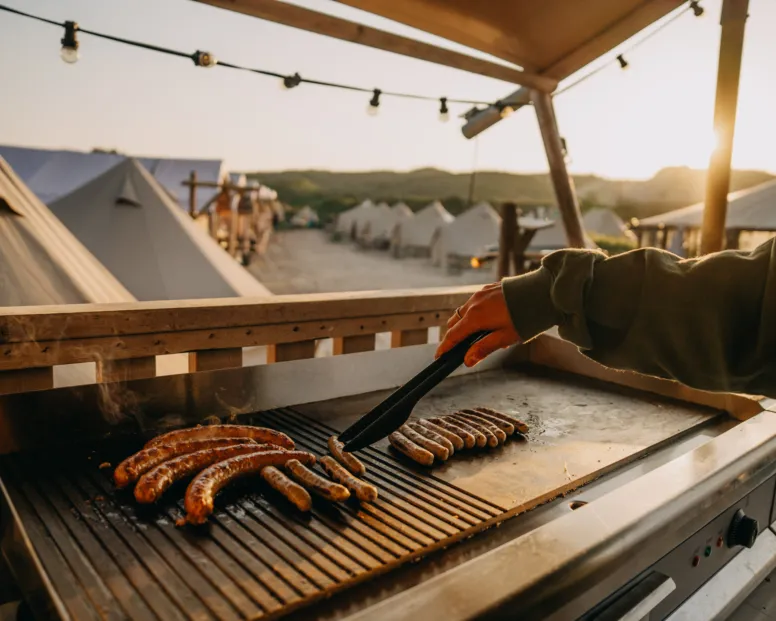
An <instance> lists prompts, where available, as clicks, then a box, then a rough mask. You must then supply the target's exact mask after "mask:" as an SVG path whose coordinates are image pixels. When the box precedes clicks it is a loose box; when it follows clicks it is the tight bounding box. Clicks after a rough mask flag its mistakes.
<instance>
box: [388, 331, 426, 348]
mask: <svg viewBox="0 0 776 621" xmlns="http://www.w3.org/2000/svg"><path fill="white" fill-rule="evenodd" d="M426 343H428V328H419V329H417V330H398V331H395V332H391V348H396V347H409V346H410V345H425V344H426Z"/></svg>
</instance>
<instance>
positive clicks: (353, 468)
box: [329, 436, 366, 475]
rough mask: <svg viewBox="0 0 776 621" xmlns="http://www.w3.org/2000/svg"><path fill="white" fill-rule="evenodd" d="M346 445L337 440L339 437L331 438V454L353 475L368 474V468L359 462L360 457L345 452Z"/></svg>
mask: <svg viewBox="0 0 776 621" xmlns="http://www.w3.org/2000/svg"><path fill="white" fill-rule="evenodd" d="M344 448H345V445H344V444H343V443H342V442H340V441H339V440H338V439H337V436H331V437H330V438H329V452H330V453H331V454H332V456H333V457H334V459H336V460H337V461H338V462H339V463H341V464H342V465H343V466H345V468H347V469H348V470H350V472H352V473H353V474H356V475H359V474H366V466H365V465H364V464H362V463H361V461H359V459H358V457H356V456H355V455H353V453H348V452H347V451H345V450H343V449H344Z"/></svg>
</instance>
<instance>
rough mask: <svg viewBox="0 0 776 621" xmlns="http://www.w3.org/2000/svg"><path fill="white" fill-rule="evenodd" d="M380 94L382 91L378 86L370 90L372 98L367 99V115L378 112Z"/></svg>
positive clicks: (373, 114) (374, 114)
mask: <svg viewBox="0 0 776 621" xmlns="http://www.w3.org/2000/svg"><path fill="white" fill-rule="evenodd" d="M381 94H382V91H381V90H380V89H379V88H376V89H374V90H373V91H372V99H370V100H369V105H368V106H367V108H366V113H367V114H368V115H369V116H377V113H378V112H380V95H381Z"/></svg>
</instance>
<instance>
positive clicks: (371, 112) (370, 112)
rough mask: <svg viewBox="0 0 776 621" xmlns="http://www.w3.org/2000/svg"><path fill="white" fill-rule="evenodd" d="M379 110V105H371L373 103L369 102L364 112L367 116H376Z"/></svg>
mask: <svg viewBox="0 0 776 621" xmlns="http://www.w3.org/2000/svg"><path fill="white" fill-rule="evenodd" d="M379 112H380V107H379V106H373V105H372V104H371V103H370V104H369V105H368V106H367V107H366V113H367V114H368V115H369V116H377V115H378V113H379Z"/></svg>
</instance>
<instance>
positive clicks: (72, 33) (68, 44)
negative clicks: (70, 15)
mask: <svg viewBox="0 0 776 621" xmlns="http://www.w3.org/2000/svg"><path fill="white" fill-rule="evenodd" d="M77 32H78V24H76V23H75V22H65V36H64V37H62V41H61V43H62V49H61V50H59V55H60V56H61V57H62V60H64V61H65V62H66V63H68V64H69V65H72V64H73V63H76V62H78V57H79V54H78V35H77V34H76V33H77Z"/></svg>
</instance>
